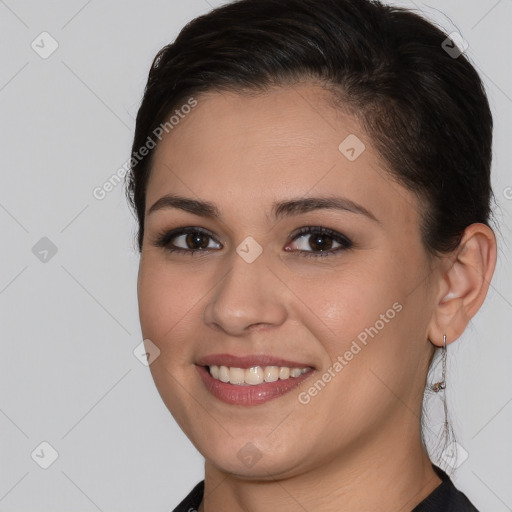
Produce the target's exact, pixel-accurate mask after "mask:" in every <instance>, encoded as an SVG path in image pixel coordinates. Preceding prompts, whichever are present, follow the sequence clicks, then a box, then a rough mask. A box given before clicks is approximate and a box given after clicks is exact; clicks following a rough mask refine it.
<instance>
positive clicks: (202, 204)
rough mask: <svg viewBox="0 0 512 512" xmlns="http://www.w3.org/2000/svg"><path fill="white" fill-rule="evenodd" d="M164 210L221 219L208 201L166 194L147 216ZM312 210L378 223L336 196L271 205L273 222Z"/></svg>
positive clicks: (371, 215)
mask: <svg viewBox="0 0 512 512" xmlns="http://www.w3.org/2000/svg"><path fill="white" fill-rule="evenodd" d="M165 209H178V210H183V211H186V212H189V213H193V214H194V215H198V216H201V217H207V218H210V219H219V218H220V217H221V215H220V211H219V209H218V208H217V207H216V206H215V204H213V203H211V202H209V201H201V200H198V199H191V198H188V197H183V196H179V195H174V194H167V195H165V196H163V197H161V198H160V199H158V201H156V202H155V203H154V204H153V206H151V208H150V209H149V211H148V215H150V214H151V213H153V212H155V211H158V210H165ZM314 210H342V211H347V212H352V213H357V214H360V215H364V216H365V217H368V218H369V219H371V220H373V221H375V222H380V221H379V220H378V219H377V217H375V215H374V214H373V213H372V212H371V211H369V210H368V209H366V208H365V207H364V206H362V205H360V204H358V203H356V202H354V201H352V200H350V199H348V198H346V197H337V196H336V197H332V196H328V197H304V198H297V199H289V200H286V201H281V202H276V203H274V204H273V205H272V209H271V213H272V216H273V217H274V219H275V220H279V219H282V218H284V217H290V216H293V215H300V214H303V213H308V212H311V211H314Z"/></svg>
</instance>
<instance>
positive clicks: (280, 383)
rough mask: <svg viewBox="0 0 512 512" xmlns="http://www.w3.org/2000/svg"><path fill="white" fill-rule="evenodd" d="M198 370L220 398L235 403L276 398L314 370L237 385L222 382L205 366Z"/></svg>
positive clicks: (253, 403)
mask: <svg viewBox="0 0 512 512" xmlns="http://www.w3.org/2000/svg"><path fill="white" fill-rule="evenodd" d="M196 368H197V371H198V372H199V375H200V376H201V378H202V379H203V382H204V385H205V386H206V389H207V390H208V391H209V392H210V393H211V394H212V395H213V396H214V397H215V398H218V399H219V400H221V401H223V402H225V403H228V404H233V405H259V404H263V403H265V402H268V401H269V400H272V399H274V398H277V397H280V396H283V395H285V394H286V393H289V392H290V391H291V390H292V389H294V388H296V387H297V386H298V385H299V384H301V382H303V381H304V380H306V379H307V378H308V377H310V376H311V375H312V374H313V370H309V371H307V372H306V373H303V374H302V375H300V376H299V377H290V378H288V379H285V380H276V381H275V382H264V383H262V384H256V385H248V386H237V385H236V384H230V383H229V382H222V381H220V380H217V379H214V378H213V377H212V376H211V375H210V373H209V372H208V369H207V368H206V367H205V366H197V365H196Z"/></svg>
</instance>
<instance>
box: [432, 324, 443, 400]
mask: <svg viewBox="0 0 512 512" xmlns="http://www.w3.org/2000/svg"><path fill="white" fill-rule="evenodd" d="M442 357H443V380H441V381H440V382H436V383H435V384H433V385H432V391H434V392H435V393H439V391H441V390H442V389H445V388H446V334H443V356H442Z"/></svg>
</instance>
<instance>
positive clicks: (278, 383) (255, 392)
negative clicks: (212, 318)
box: [196, 354, 315, 405]
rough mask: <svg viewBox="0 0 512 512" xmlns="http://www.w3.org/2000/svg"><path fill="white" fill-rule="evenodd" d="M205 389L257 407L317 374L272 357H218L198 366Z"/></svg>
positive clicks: (228, 398)
mask: <svg viewBox="0 0 512 512" xmlns="http://www.w3.org/2000/svg"><path fill="white" fill-rule="evenodd" d="M196 369H197V371H198V372H199V374H200V376H201V378H202V380H203V383H204V385H205V387H206V389H207V390H208V391H209V392H210V394H212V395H213V396H214V397H215V398H217V399H218V400H221V401H222V402H225V403H229V404H233V405H258V404H263V403H265V402H268V401H269V400H272V399H275V398H278V397H281V396H283V395H285V394H287V393H289V392H290V391H292V390H293V389H294V388H296V387H297V386H298V385H300V384H301V383H302V382H303V381H304V380H305V379H307V378H309V377H310V376H311V375H312V374H313V373H314V370H315V369H314V368H313V367H312V366H309V365H307V364H304V363H299V362H293V361H286V360H284V359H279V358H274V357H270V356H245V357H237V356H232V355H229V354H219V355H217V356H208V357H206V358H204V359H201V360H200V361H199V362H198V363H197V364H196Z"/></svg>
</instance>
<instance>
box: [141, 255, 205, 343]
mask: <svg viewBox="0 0 512 512" xmlns="http://www.w3.org/2000/svg"><path fill="white" fill-rule="evenodd" d="M187 273H188V272H187ZM184 275H185V274H184V269H183V268H179V267H176V268H174V269H171V267H170V266H169V265H166V264H165V263H162V262H160V261H158V260H157V259H156V258H150V257H147V258H145V259H143V260H141V265H140V268H139V276H138V283H137V295H138V303H139V316H140V323H141V328H142V332H143V335H144V337H146V338H149V339H151V340H152V341H153V342H154V343H155V344H156V345H157V346H160V345H162V346H161V347H160V348H161V349H162V348H163V346H164V345H165V344H166V340H169V339H171V338H172V337H173V335H174V334H175V332H176V330H177V329H178V328H179V327H180V326H181V324H182V323H186V321H187V318H188V317H191V316H192V315H193V314H194V305H195V304H196V303H198V299H199V298H200V296H201V295H200V293H199V291H198V290H197V289H196V286H197V283H196V284H194V280H193V279H192V278H187V277H184ZM203 293H204V291H203ZM197 305H198V304H197Z"/></svg>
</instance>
